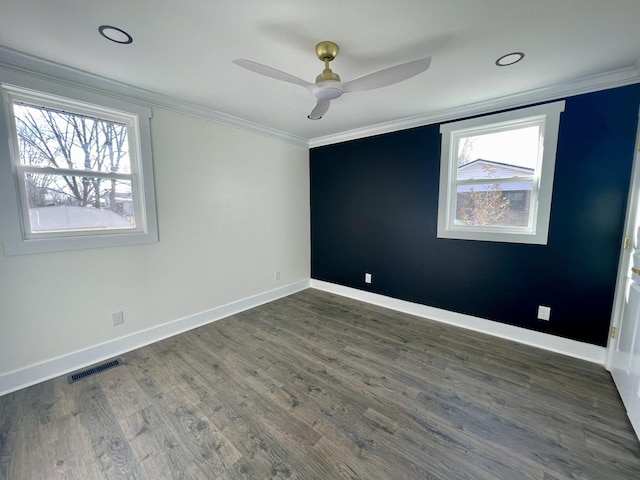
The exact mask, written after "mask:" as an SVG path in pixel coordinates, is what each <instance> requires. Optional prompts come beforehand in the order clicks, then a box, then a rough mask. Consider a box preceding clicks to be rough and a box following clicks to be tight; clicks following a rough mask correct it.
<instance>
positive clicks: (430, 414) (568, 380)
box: [0, 289, 640, 480]
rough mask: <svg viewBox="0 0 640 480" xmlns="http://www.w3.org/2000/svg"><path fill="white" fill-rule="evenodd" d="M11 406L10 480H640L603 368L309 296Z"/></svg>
mask: <svg viewBox="0 0 640 480" xmlns="http://www.w3.org/2000/svg"><path fill="white" fill-rule="evenodd" d="M122 359H123V360H124V362H125V365H123V366H120V367H117V368H115V369H112V370H109V371H105V372H103V373H100V374H98V375H96V376H93V377H89V378H86V379H84V380H81V381H79V382H76V383H74V384H71V385H69V384H67V382H66V378H65V377H60V378H56V379H53V380H50V381H47V382H44V383H42V384H39V385H36V386H33V387H29V388H26V389H24V390H21V391H18V392H15V393H13V394H10V395H5V396H3V397H0V478H2V479H21V480H22V479H24V480H27V479H28V480H34V479H78V480H80V479H82V480H87V479H97V478H99V479H102V478H105V479H125V478H126V479H154V480H155V479H174V478H175V479H268V478H272V479H366V480H376V479H393V480H399V479H442V480H456V479H491V480H495V479H505V480H517V479H531V480H533V479H535V480H566V479H593V480H609V479H612V480H613V479H615V480H624V479H629V480H631V479H633V480H638V479H640V445H639V443H638V440H637V438H636V437H635V435H634V433H633V431H632V429H631V427H630V425H629V422H628V420H627V417H626V414H625V411H624V408H623V406H622V404H621V401H620V399H619V397H618V395H617V393H616V390H615V388H614V386H613V383H612V380H611V377H610V376H609V374H608V373H607V372H606V371H605V370H604V369H603V368H602V367H599V366H597V365H594V364H590V363H587V362H583V361H579V360H575V359H572V358H568V357H564V356H562V355H557V354H553V353H549V352H546V351H542V350H538V349H535V348H532V347H527V346H524V345H520V344H516V343H513V342H509V341H506V340H500V339H496V338H493V337H489V336H485V335H482V334H477V333H473V332H469V331H465V330H461V329H458V328H455V327H450V326H446V325H442V324H439V323H435V322H431V321H426V320H424V319H420V318H416V317H412V316H409V315H404V314H399V313H396V312H393V311H390V310H386V309H383V308H380V307H376V306H372V305H367V304H363V303H360V302H357V301H354V300H350V299H346V298H342V297H338V296H333V295H330V294H327V293H324V292H320V291H317V290H312V289H309V290H305V291H303V292H300V293H298V294H295V295H292V296H290V297H287V298H284V299H281V300H278V301H276V302H273V303H270V304H267V305H263V306H261V307H258V308H255V309H253V310H250V311H247V312H244V313H242V314H239V315H235V316H233V317H229V318H227V319H224V320H221V321H219V322H216V323H214V324H211V325H208V326H205V327H202V328H199V329H197V330H193V331H191V332H187V333H184V334H182V335H179V336H177V337H173V338H170V339H168V340H165V341H162V342H159V343H157V344H154V345H151V346H149V347H145V348H140V349H138V350H135V351H133V352H131V353H129V354H126V355H124V356H122Z"/></svg>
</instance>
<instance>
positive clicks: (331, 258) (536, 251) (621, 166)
mask: <svg viewBox="0 0 640 480" xmlns="http://www.w3.org/2000/svg"><path fill="white" fill-rule="evenodd" d="M639 104H640V85H632V86H628V87H621V88H616V89H611V90H605V91H601V92H596V93H590V94H585V95H580V96H575V97H570V98H567V99H566V107H565V111H564V113H562V116H561V120H560V138H559V143H558V153H557V160H556V171H555V181H554V191H553V202H552V211H551V225H550V231H549V242H548V244H547V245H523V244H509V243H492V242H480V241H467V240H450V239H439V238H436V223H437V215H438V182H439V170H440V130H439V128H440V126H439V125H429V126H425V127H419V128H414V129H411V130H404V131H399V132H394V133H389V134H385V135H380V136H376V137H370V138H364V139H360V140H354V141H350V142H345V143H340V144H336V145H329V146H324V147H318V148H313V149H312V150H311V153H310V167H311V168H310V170H311V276H312V278H314V279H318V280H324V281H327V282H332V283H336V284H339V285H344V286H348V287H353V288H357V289H361V290H367V291H371V292H375V293H379V294H382V295H387V296H390V297H394V298H399V299H403V300H408V301H411V302H416V303H421V304H424V305H429V306H432V307H437V308H442V309H446V310H450V311H454V312H460V313H465V314H469V315H473V316H476V317H481V318H488V319H491V320H495V321H498V322H503V323H507V324H511V325H517V326H520V327H524V328H528V329H532V330H537V331H541V332H546V333H551V334H555V335H559V336H562V337H566V338H571V339H574V340H579V341H583V342H587V343H591V344H595V345H600V346H605V345H606V342H607V335H608V328H609V322H610V317H611V310H612V305H613V293H614V288H615V282H616V273H617V266H618V259H619V254H620V244H621V239H622V234H623V227H624V215H625V210H626V201H627V193H628V189H629V180H630V176H631V166H632V162H633V155H634V144H635V137H636V126H637V118H638V107H639ZM365 272H370V273H372V274H373V283H371V284H365V283H364V273H365ZM538 305H548V306H550V307H551V309H552V313H551V321H550V322H543V321H540V320H537V318H536V316H537V308H538Z"/></svg>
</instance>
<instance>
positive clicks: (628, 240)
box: [622, 236, 631, 250]
mask: <svg viewBox="0 0 640 480" xmlns="http://www.w3.org/2000/svg"><path fill="white" fill-rule="evenodd" d="M629 247H631V237H629V236H627V237H624V240H623V241H622V248H624V249H625V250H629Z"/></svg>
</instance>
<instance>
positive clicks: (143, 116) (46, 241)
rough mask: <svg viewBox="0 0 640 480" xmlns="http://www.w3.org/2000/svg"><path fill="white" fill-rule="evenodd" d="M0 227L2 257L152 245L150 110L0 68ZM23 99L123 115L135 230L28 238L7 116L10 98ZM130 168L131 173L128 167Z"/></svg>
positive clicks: (153, 206)
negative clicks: (131, 153) (135, 192)
mask: <svg viewBox="0 0 640 480" xmlns="http://www.w3.org/2000/svg"><path fill="white" fill-rule="evenodd" d="M0 87H1V90H2V98H0V222H1V223H0V225H1V228H2V238H3V241H4V251H5V254H6V255H21V254H31V253H46V252H57V251H69V250H79V249H87V248H100V247H115V246H122V245H139V244H146V243H155V242H157V241H158V227H157V220H156V201H155V190H154V183H153V160H152V155H151V127H150V119H151V109H150V108H149V107H146V106H142V105H138V104H135V103H131V102H129V101H127V100H126V99H123V98H116V97H111V96H109V95H108V94H102V93H98V92H94V91H88V90H84V89H82V88H79V87H76V86H71V85H68V84H62V83H57V82H54V81H51V80H49V79H45V78H40V77H35V76H31V75H29V74H26V73H23V72H19V71H15V70H10V69H8V68H0ZM21 95H27V96H28V97H29V98H31V99H33V98H41V99H42V100H43V101H44V102H45V103H46V102H47V100H51V101H54V102H55V101H56V99H60V100H61V101H63V102H65V103H74V102H77V104H78V106H79V108H80V109H82V106H83V104H90V105H91V106H95V107H97V108H96V110H97V111H100V112H101V113H103V112H104V114H105V118H109V112H116V113H117V115H118V118H120V117H121V116H123V115H124V116H126V117H128V118H129V119H130V121H131V122H132V125H134V127H135V128H133V129H132V130H131V131H133V132H135V133H137V136H138V138H137V139H136V138H133V139H130V145H131V147H132V148H136V149H137V152H136V155H135V156H136V157H137V165H136V170H137V171H136V172H135V181H137V182H138V189H139V190H140V191H141V192H142V195H140V198H139V204H138V205H136V208H138V209H139V211H138V210H137V211H136V214H137V216H138V217H139V218H138V217H137V218H136V222H140V227H139V228H136V229H123V230H116V231H110V232H108V233H105V232H89V231H84V232H78V234H77V235H69V234H66V235H54V236H48V237H47V236H46V235H42V236H41V235H40V234H38V235H29V232H28V228H26V229H25V224H24V222H25V221H26V220H25V217H24V216H23V213H22V212H23V208H22V204H23V203H22V201H21V192H20V190H21V189H20V187H19V184H18V175H17V174H16V169H17V168H20V167H19V165H18V163H19V162H15V161H14V160H13V158H14V157H12V155H16V154H17V152H15V151H14V141H13V135H14V132H13V127H12V123H13V119H12V117H11V107H10V106H11V103H10V101H11V98H12V96H15V97H20V96H21ZM132 170H133V169H132Z"/></svg>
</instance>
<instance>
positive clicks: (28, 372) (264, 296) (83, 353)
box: [0, 280, 309, 396]
mask: <svg viewBox="0 0 640 480" xmlns="http://www.w3.org/2000/svg"><path fill="white" fill-rule="evenodd" d="M307 288H309V281H308V280H303V281H301V282H297V283H292V284H290V285H286V286H284V287H281V288H277V289H275V290H271V291H268V292H264V293H260V294H258V295H254V296H252V297H248V298H244V299H242V300H238V301H236V302H232V303H229V304H227V305H222V306H220V307H216V308H212V309H211V310H207V311H204V312H200V313H197V314H195V315H190V316H188V317H184V318H180V319H178V320H174V321H172V322H168V323H164V324H162V325H158V326H156V327H153V328H150V329H147V330H142V331H140V332H135V333H132V334H130V335H127V336H125V337H121V338H116V339H115V340H110V341H108V342H105V343H101V344H99V345H94V346H92V347H89V348H85V349H82V350H78V351H76V352H73V353H69V354H66V355H62V356H60V357H56V358H52V359H49V360H46V361H44V362H41V363H37V364H35V365H30V366H28V367H24V368H21V369H18V370H14V371H12V372H8V373H5V374H2V375H0V396H1V395H5V394H7V393H11V392H14V391H16V390H20V389H21V388H24V387H28V386H30V385H34V384H36V383H40V382H43V381H45V380H49V379H51V378H54V377H57V376H60V375H65V374H67V373H69V372H73V371H75V370H78V369H81V368H84V367H87V366H89V365H93V364H95V363H98V362H101V361H103V360H106V359H109V358H113V357H116V356H118V355H122V354H123V353H126V352H130V351H131V350H135V349H136V348H140V347H143V346H145V345H149V344H151V343H154V342H158V341H160V340H163V339H165V338H168V337H172V336H174V335H177V334H179V333H183V332H186V331H188V330H192V329H194V328H197V327H200V326H202V325H206V324H208V323H211V322H215V321H217V320H220V319H222V318H225V317H228V316H230V315H234V314H236V313H240V312H243V311H245V310H249V309H250V308H254V307H257V306H259V305H262V304H265V303H268V302H272V301H274V300H277V299H279V298H282V297H286V296H288V295H291V294H293V293H296V292H299V291H301V290H305V289H307Z"/></svg>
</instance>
